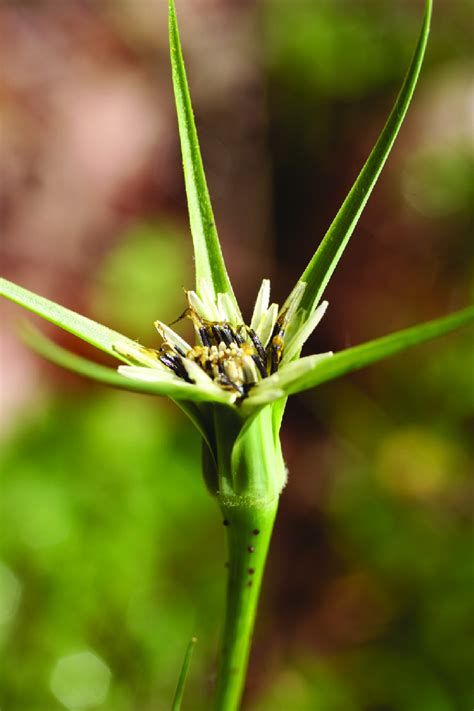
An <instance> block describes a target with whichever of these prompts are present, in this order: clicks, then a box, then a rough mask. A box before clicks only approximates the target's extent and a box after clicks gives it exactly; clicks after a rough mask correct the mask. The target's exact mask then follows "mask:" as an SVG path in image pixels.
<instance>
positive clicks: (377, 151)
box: [300, 0, 432, 312]
mask: <svg viewBox="0 0 474 711" xmlns="http://www.w3.org/2000/svg"><path fill="white" fill-rule="evenodd" d="M431 10H432V0H427V2H426V7H425V16H424V19H423V25H422V27H421V31H420V36H419V39H418V43H417V45H416V49H415V52H414V55H413V59H412V61H411V64H410V67H409V69H408V72H407V75H406V77H405V81H404V82H403V85H402V88H401V90H400V93H399V95H398V98H397V100H396V102H395V105H394V107H393V109H392V112H391V114H390V116H389V117H388V120H387V123H386V124H385V127H384V129H383V131H382V133H381V134H380V136H379V139H378V141H377V143H376V144H375V146H374V148H373V150H372V152H371V154H370V156H369V158H368V160H367V162H366V163H365V165H364V167H363V168H362V170H361V172H360V174H359V177H358V178H357V180H356V181H355V183H354V185H353V187H352V189H351V191H350V192H349V194H348V196H347V197H346V199H345V200H344V202H343V204H342V206H341V208H340V210H339V212H338V213H337V215H336V217H335V218H334V220H333V222H332V224H331V226H330V227H329V229H328V231H327V233H326V235H325V237H324V239H323V241H322V242H321V244H320V245H319V247H318V249H317V250H316V252H315V254H314V256H313V258H312V259H311V261H310V263H309V264H308V266H307V267H306V269H305V271H304V272H303V274H302V276H301V277H300V281H303V282H306V289H305V293H304V294H303V298H302V300H301V306H302V307H303V308H304V309H306V311H307V312H311V311H312V310H313V308H315V307H316V306H317V304H318V303H319V300H320V298H321V296H322V294H323V292H324V290H325V288H326V285H327V283H328V282H329V280H330V278H331V276H332V273H333V272H334V270H335V268H336V266H337V263H338V262H339V260H340V258H341V256H342V253H343V252H344V249H345V247H346V245H347V243H348V241H349V238H350V237H351V235H352V233H353V231H354V228H355V226H356V225H357V222H358V220H359V217H360V216H361V213H362V211H363V209H364V207H365V205H366V203H367V200H368V199H369V197H370V195H371V193H372V190H373V188H374V186H375V184H376V182H377V179H378V177H379V175H380V173H381V171H382V168H383V166H384V164H385V161H386V160H387V157H388V155H389V153H390V150H391V148H392V146H393V144H394V142H395V139H396V137H397V135H398V132H399V130H400V127H401V125H402V123H403V121H404V118H405V116H406V113H407V111H408V107H409V106H410V102H411V99H412V96H413V92H414V91H415V87H416V83H417V81H418V77H419V74H420V70H421V65H422V64H423V58H424V56H425V49H426V44H427V41H428V34H429V29H430V20H431Z"/></svg>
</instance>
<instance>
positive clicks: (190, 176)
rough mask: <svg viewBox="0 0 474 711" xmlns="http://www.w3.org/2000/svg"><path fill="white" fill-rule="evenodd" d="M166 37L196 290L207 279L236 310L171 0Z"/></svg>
mask: <svg viewBox="0 0 474 711" xmlns="http://www.w3.org/2000/svg"><path fill="white" fill-rule="evenodd" d="M169 38H170V51H171V69H172V76H173V88H174V95H175V100H176V111H177V115H178V126H179V137H180V140H181V151H182V155H183V168H184V180H185V185H186V195H187V198H188V210H189V221H190V226H191V234H192V237H193V243H194V255H195V261H196V289H197V291H198V293H199V290H200V283H201V280H202V279H206V280H207V281H208V282H209V284H210V285H211V286H212V288H213V290H214V292H215V294H217V293H219V292H221V293H227V294H229V296H230V297H231V299H232V301H233V303H234V305H235V308H236V309H237V312H239V309H238V305H237V302H236V300H235V296H234V292H233V290H232V285H231V283H230V279H229V277H228V275H227V271H226V268H225V263H224V259H223V256H222V251H221V247H220V244H219V238H218V236H217V230H216V225H215V221H214V214H213V212H212V206H211V199H210V197H209V191H208V189H207V184H206V176H205V174H204V167H203V163H202V158H201V152H200V149H199V141H198V137H197V132H196V125H195V123H194V115H193V109H192V105H191V97H190V94H189V88H188V83H187V79H186V70H185V67H184V60H183V53H182V50H181V43H180V39H179V29H178V20H177V18H176V10H175V6H174V1H173V0H169Z"/></svg>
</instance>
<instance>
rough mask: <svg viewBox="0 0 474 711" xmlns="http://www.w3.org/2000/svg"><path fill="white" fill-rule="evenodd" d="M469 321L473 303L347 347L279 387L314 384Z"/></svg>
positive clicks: (290, 388)
mask: <svg viewBox="0 0 474 711" xmlns="http://www.w3.org/2000/svg"><path fill="white" fill-rule="evenodd" d="M471 323H474V306H471V307H468V308H466V309H463V310H462V311H456V312H455V313H453V314H450V315H449V316H444V317H443V318H439V319H435V320H434V321H428V322H426V323H423V324H420V325H418V326H412V327H411V328H406V329H404V330H402V331H396V332H395V333H391V334H389V335H388V336H383V337H382V338H377V339H375V340H373V341H368V342H367V343H363V344H362V345H360V346H354V347H353V348H347V349H346V350H344V351H340V352H339V353H335V354H334V355H333V356H331V357H330V358H327V359H325V360H323V361H321V362H319V363H317V364H316V365H315V367H314V369H313V370H312V371H311V372H309V373H305V375H304V376H302V377H301V378H298V379H295V380H293V382H291V383H288V385H287V386H286V387H284V388H283V389H284V390H285V393H286V395H291V394H293V393H298V392H301V391H302V390H308V389H310V388H314V387H315V386H316V385H320V384H321V383H324V382H326V381H328V380H333V379H334V378H339V377H341V376H342V375H346V374H347V373H351V372H353V371H355V370H360V369H361V368H365V367H366V366H368V365H372V364H373V363H377V362H378V361H380V360H383V359H385V358H389V357H390V356H393V355H396V354H397V353H402V352H403V351H405V350H407V349H409V348H413V347H414V346H418V345H421V344H422V343H426V342H427V341H431V340H432V339H434V338H438V337H439V336H443V335H445V334H447V333H450V332H451V331H455V330H457V329H458V328H461V327H462V326H467V325H468V324H471ZM309 357H311V356H309Z"/></svg>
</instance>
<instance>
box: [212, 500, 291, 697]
mask: <svg viewBox="0 0 474 711" xmlns="http://www.w3.org/2000/svg"><path fill="white" fill-rule="evenodd" d="M277 507H278V498H277V499H275V500H274V501H273V502H271V503H269V504H267V505H259V506H242V505H236V506H228V505H221V510H222V514H223V516H224V525H226V528H227V542H228V551H229V580H228V584H227V608H226V620H225V628H224V637H223V644H222V652H221V660H220V669H219V675H218V684H217V698H216V711H237V709H238V708H239V706H240V701H241V698H242V693H243V690H244V687H245V678H246V672H247V664H248V658H249V653H250V645H251V641H252V632H253V627H254V623H255V615H256V611H257V605H258V599H259V593H260V586H261V583H262V577H263V571H264V567H265V561H266V558H267V553H268V547H269V544H270V538H271V535H272V530H273V523H274V520H275V516H276V512H277Z"/></svg>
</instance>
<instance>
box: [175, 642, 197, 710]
mask: <svg viewBox="0 0 474 711" xmlns="http://www.w3.org/2000/svg"><path fill="white" fill-rule="evenodd" d="M196 642H197V639H196V637H192V638H191V640H190V642H189V644H188V648H187V650H186V654H185V657H184V661H183V666H182V667H181V673H180V675H179V679H178V686H177V687H176V694H175V696H174V701H173V706H172V709H171V711H180V709H181V704H182V701H183V695H184V687H185V685H186V678H187V676H188V671H189V665H190V663H191V657H192V655H193V651H194V647H195V646H196Z"/></svg>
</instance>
